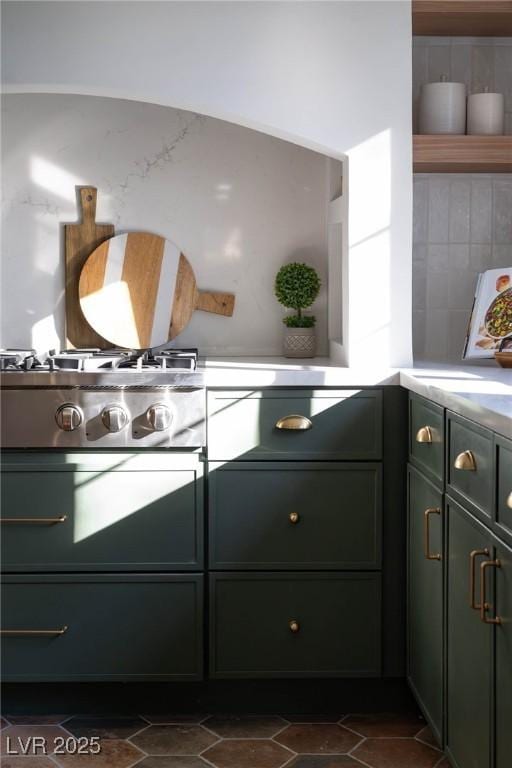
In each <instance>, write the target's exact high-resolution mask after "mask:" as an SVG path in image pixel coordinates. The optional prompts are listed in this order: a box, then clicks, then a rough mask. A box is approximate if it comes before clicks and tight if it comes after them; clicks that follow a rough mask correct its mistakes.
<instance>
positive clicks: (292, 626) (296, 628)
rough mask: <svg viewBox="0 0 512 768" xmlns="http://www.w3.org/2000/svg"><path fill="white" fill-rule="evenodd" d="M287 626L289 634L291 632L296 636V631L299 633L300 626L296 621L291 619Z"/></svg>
mask: <svg viewBox="0 0 512 768" xmlns="http://www.w3.org/2000/svg"><path fill="white" fill-rule="evenodd" d="M288 626H289V627H290V632H293V634H294V635H296V634H297V632H298V631H299V629H300V624H299V622H298V621H297V619H292V620H291V621H290V623H289V624H288Z"/></svg>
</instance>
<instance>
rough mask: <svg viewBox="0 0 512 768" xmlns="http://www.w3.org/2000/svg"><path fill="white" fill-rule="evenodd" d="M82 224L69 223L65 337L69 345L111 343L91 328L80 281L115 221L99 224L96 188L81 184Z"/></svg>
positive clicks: (67, 235)
mask: <svg viewBox="0 0 512 768" xmlns="http://www.w3.org/2000/svg"><path fill="white" fill-rule="evenodd" d="M78 193H79V195H78V197H79V219H81V221H80V223H79V224H66V226H65V228H64V230H65V251H66V340H67V345H66V346H67V348H68V349H72V348H84V347H99V348H100V349H104V348H105V347H109V346H111V345H110V343H109V342H108V341H107V340H106V339H104V338H103V337H102V336H100V335H99V334H98V333H96V331H95V330H94V328H91V326H90V325H89V323H88V322H87V320H86V319H85V317H84V315H83V313H82V310H81V308H80V302H79V297H78V280H79V278H80V272H81V271H82V267H83V265H84V264H85V261H86V259H87V257H88V256H89V255H90V254H91V253H92V252H93V251H94V249H95V248H97V247H98V245H100V243H102V242H104V240H106V239H107V238H110V237H113V235H114V225H113V224H96V221H95V218H96V194H97V190H96V189H95V187H80V189H79V190H78Z"/></svg>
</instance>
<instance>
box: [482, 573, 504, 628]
mask: <svg viewBox="0 0 512 768" xmlns="http://www.w3.org/2000/svg"><path fill="white" fill-rule="evenodd" d="M487 568H501V561H500V560H486V561H485V563H482V564H481V566H480V594H481V596H482V602H481V604H480V621H483V623H484V624H501V618H500V617H499V616H495V617H494V619H488V618H487V616H486V615H485V614H486V613H487V611H490V609H491V608H492V605H491V604H490V603H488V602H486V600H485V573H486V571H487Z"/></svg>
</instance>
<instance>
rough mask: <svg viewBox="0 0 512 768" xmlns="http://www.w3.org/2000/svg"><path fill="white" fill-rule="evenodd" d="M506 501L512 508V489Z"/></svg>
mask: <svg viewBox="0 0 512 768" xmlns="http://www.w3.org/2000/svg"><path fill="white" fill-rule="evenodd" d="M505 503H506V505H507V507H508V508H509V509H512V491H510V493H509V495H508V496H507V500H506V502H505Z"/></svg>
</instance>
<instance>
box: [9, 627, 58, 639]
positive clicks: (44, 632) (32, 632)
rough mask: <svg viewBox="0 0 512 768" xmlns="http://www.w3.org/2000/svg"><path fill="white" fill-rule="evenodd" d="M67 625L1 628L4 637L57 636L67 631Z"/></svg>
mask: <svg viewBox="0 0 512 768" xmlns="http://www.w3.org/2000/svg"><path fill="white" fill-rule="evenodd" d="M67 630H68V628H67V626H64V627H62V629H1V630H0V635H2V637H57V636H59V635H63V634H64V632H67Z"/></svg>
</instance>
